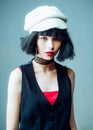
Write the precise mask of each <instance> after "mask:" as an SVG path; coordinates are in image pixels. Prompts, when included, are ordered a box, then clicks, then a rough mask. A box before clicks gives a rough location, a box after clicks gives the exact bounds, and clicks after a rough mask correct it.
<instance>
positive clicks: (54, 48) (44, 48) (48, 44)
mask: <svg viewBox="0 0 93 130" xmlns="http://www.w3.org/2000/svg"><path fill="white" fill-rule="evenodd" d="M61 44H62V41H61V39H58V38H57V37H52V36H42V35H40V36H38V39H37V51H38V56H39V57H41V58H43V59H46V60H51V59H53V58H54V56H55V55H56V53H57V52H58V50H59V49H60V47H61Z"/></svg>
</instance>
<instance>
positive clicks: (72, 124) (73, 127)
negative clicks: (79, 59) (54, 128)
mask: <svg viewBox="0 0 93 130" xmlns="http://www.w3.org/2000/svg"><path fill="white" fill-rule="evenodd" d="M67 72H68V76H69V78H70V80H71V93H72V103H71V116H70V127H71V130H77V128H76V123H75V117H74V102H73V95H74V84H75V73H74V72H73V71H72V70H71V69H69V68H68V69H67Z"/></svg>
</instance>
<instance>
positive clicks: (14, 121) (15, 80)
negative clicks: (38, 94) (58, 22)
mask: <svg viewBox="0 0 93 130" xmlns="http://www.w3.org/2000/svg"><path fill="white" fill-rule="evenodd" d="M61 44H62V43H61V41H60V40H58V39H53V37H49V36H45V37H42V36H40V37H39V38H38V40H37V47H38V52H39V53H38V55H39V56H40V57H42V58H44V59H47V60H50V59H52V58H53V57H54V56H55V55H56V53H57V52H58V50H59V48H60V46H61ZM46 51H53V52H54V55H53V56H47V55H45V52H46ZM32 64H33V69H34V72H35V76H36V79H37V82H38V84H39V86H40V89H41V90H42V91H55V90H58V83H57V73H56V69H55V63H54V62H53V63H51V64H49V65H40V64H38V63H36V62H35V61H34V60H33V61H32ZM67 72H68V76H69V78H70V80H71V91H72V99H73V93H74V80H75V74H74V72H73V71H72V70H71V69H70V68H67ZM44 77H46V78H44ZM21 85H22V72H21V70H20V69H19V68H16V69H15V70H13V71H12V72H11V74H10V78H9V83H8V101H7V116H6V130H18V125H19V110H20V103H21V89H22V88H21ZM69 123H70V127H71V130H77V128H76V123H75V119H74V104H73V100H72V105H71V116H70V121H69Z"/></svg>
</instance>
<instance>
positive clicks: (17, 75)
mask: <svg viewBox="0 0 93 130" xmlns="http://www.w3.org/2000/svg"><path fill="white" fill-rule="evenodd" d="M21 82H22V72H21V69H20V68H19V67H18V68H15V69H14V70H12V71H11V73H10V77H9V83H8V89H9V90H10V91H15V92H18V93H20V92H21Z"/></svg>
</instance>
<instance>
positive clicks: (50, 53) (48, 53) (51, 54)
mask: <svg viewBox="0 0 93 130" xmlns="http://www.w3.org/2000/svg"><path fill="white" fill-rule="evenodd" d="M45 53H46V55H47V56H53V55H54V52H45Z"/></svg>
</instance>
